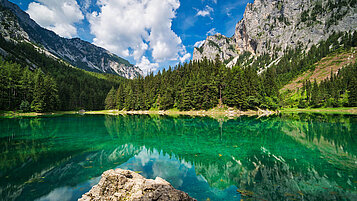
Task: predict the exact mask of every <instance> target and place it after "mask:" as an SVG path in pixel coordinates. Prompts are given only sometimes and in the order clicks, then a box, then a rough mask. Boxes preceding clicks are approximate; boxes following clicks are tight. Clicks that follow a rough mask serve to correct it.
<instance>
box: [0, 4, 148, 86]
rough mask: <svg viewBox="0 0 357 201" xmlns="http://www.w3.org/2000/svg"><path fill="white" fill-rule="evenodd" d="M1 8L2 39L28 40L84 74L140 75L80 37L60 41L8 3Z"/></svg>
mask: <svg viewBox="0 0 357 201" xmlns="http://www.w3.org/2000/svg"><path fill="white" fill-rule="evenodd" d="M0 7H1V8H0V21H1V23H0V31H1V35H2V36H3V37H4V38H7V39H12V40H14V41H27V42H29V43H32V44H34V45H35V46H37V48H40V49H41V50H42V51H44V52H46V53H47V54H48V55H51V56H53V57H55V58H58V59H62V60H64V61H66V62H68V63H70V64H71V65H73V66H76V67H78V68H81V69H84V70H87V71H93V72H100V73H111V74H118V75H120V76H122V77H125V78H129V79H132V78H135V77H138V76H139V75H141V74H142V70H141V69H140V68H138V67H136V66H134V65H132V64H130V63H129V62H128V61H127V60H125V59H123V58H120V57H118V56H117V55H115V54H113V53H110V52H109V51H107V50H105V49H103V48H101V47H97V46H95V45H93V44H91V43H89V42H86V41H83V40H81V39H79V38H73V39H67V38H62V37H60V36H58V35H57V34H56V33H54V32H52V31H49V30H47V29H44V28H42V27H41V26H39V25H38V24H37V23H36V22H35V21H33V20H32V19H31V18H30V16H29V15H28V14H27V13H26V12H24V11H23V10H21V9H20V8H19V7H18V6H17V5H15V4H13V3H11V2H9V1H8V0H0ZM0 52H3V55H4V54H6V53H5V52H4V51H1V50H0Z"/></svg>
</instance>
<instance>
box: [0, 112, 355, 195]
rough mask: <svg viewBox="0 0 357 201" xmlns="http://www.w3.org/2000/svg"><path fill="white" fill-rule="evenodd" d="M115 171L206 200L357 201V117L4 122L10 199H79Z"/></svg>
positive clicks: (0, 189) (2, 153) (1, 170)
mask: <svg viewBox="0 0 357 201" xmlns="http://www.w3.org/2000/svg"><path fill="white" fill-rule="evenodd" d="M113 168H123V169H130V170H133V171H137V172H139V173H140V174H142V175H143V176H145V177H147V178H155V177H157V176H159V177H161V178H164V179H165V180H167V181H169V182H170V183H171V184H172V185H173V186H174V187H175V188H177V189H179V190H183V191H185V192H186V193H188V194H189V195H190V196H191V197H194V198H196V199H198V200H220V201H222V200H241V199H250V200H357V116H356V115H324V114H309V115H308V114H280V115H275V116H269V117H262V118H257V117H238V118H236V119H224V118H222V119H212V118H209V117H191V116H178V117H170V116H159V115H151V116H150V115H125V116H109V115H64V116H58V117H42V118H15V119H0V200H63V201H66V200H77V199H78V198H80V197H81V195H82V194H83V193H85V192H87V191H89V190H90V188H91V187H92V186H93V185H95V184H96V183H97V182H98V181H99V179H100V175H101V174H102V173H103V172H104V171H106V170H108V169H113Z"/></svg>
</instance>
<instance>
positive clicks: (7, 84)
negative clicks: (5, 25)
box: [0, 37, 124, 112]
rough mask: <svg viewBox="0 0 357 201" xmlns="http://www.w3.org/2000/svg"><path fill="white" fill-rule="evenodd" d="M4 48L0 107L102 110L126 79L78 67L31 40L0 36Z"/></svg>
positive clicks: (0, 67) (34, 109)
mask: <svg viewBox="0 0 357 201" xmlns="http://www.w3.org/2000/svg"><path fill="white" fill-rule="evenodd" d="M0 50H3V51H6V52H7V56H6V57H5V58H1V57H0V110H22V111H36V112H46V111H59V110H78V109H87V110H100V109H104V100H105V97H106V94H107V91H108V90H109V89H110V88H111V87H113V86H118V84H119V83H120V82H122V81H123V80H124V78H121V77H119V76H116V75H111V74H98V73H94V72H88V71H85V70H81V69H78V68H75V67H73V66H71V65H69V64H68V63H66V62H63V61H61V60H56V59H54V58H53V57H51V56H48V55H47V54H46V53H45V52H44V53H40V52H38V50H36V49H35V48H34V46H33V45H31V44H29V43H28V42H17V43H14V42H12V41H7V40H5V39H4V38H2V37H0ZM4 59H5V60H4Z"/></svg>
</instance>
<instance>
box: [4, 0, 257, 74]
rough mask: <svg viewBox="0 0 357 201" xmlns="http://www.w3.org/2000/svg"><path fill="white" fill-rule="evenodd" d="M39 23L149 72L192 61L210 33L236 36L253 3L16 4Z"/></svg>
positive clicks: (98, 0)
mask: <svg viewBox="0 0 357 201" xmlns="http://www.w3.org/2000/svg"><path fill="white" fill-rule="evenodd" d="M10 1H11V2H13V3H16V4H17V5H19V6H20V8H21V9H23V10H24V11H26V12H27V13H28V14H29V15H30V17H31V18H32V19H34V20H35V21H36V22H37V23H38V24H39V25H41V26H42V27H45V28H47V29H50V30H52V31H54V32H56V33H57V34H58V35H60V36H62V37H66V38H75V37H79V38H81V39H82V40H85V41H88V42H90V43H93V44H95V45H97V46H100V47H103V48H105V49H107V50H109V51H111V52H113V53H115V54H117V55H118V56H120V57H123V58H125V59H127V60H129V61H130V62H131V63H132V64H134V65H137V66H139V67H140V68H141V69H142V70H143V71H144V74H146V73H148V72H150V71H151V72H157V71H158V70H161V69H163V68H168V66H174V65H176V64H178V63H179V62H181V63H183V62H187V61H189V60H190V59H191V58H192V54H193V50H194V47H197V46H200V45H201V44H202V43H203V41H204V40H205V39H206V37H207V36H208V35H213V34H216V33H221V34H223V35H226V36H228V37H230V36H232V35H233V34H234V30H235V25H236V24H237V22H238V21H239V20H241V19H242V17H243V14H244V10H245V7H246V5H247V3H252V2H253V0H10Z"/></svg>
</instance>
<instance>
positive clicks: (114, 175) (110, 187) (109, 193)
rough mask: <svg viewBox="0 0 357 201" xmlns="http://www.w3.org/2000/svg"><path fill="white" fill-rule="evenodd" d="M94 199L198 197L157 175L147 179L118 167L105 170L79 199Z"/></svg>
mask: <svg viewBox="0 0 357 201" xmlns="http://www.w3.org/2000/svg"><path fill="white" fill-rule="evenodd" d="M92 200H93V201H94V200H96V201H97V200H113V201H114V200H135V201H151V200H158V201H160V200H162V201H164V200H165V201H166V200H174V201H191V200H192V201H193V200H196V199H193V198H191V197H190V196H188V195H187V193H184V192H182V191H179V190H176V189H175V188H174V187H172V186H171V184H170V183H168V182H167V181H165V180H164V179H161V178H160V177H156V179H155V180H152V179H145V178H144V177H143V176H141V175H140V174H138V173H135V172H133V171H130V170H122V169H116V170H108V171H106V172H104V173H103V175H102V178H101V179H100V181H99V183H98V184H97V185H95V186H93V188H92V189H91V190H90V191H89V192H88V193H86V194H84V195H83V196H82V198H80V199H79V201H92Z"/></svg>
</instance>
